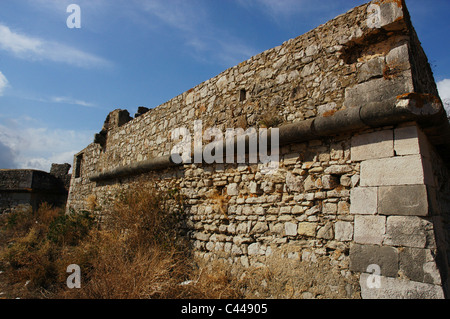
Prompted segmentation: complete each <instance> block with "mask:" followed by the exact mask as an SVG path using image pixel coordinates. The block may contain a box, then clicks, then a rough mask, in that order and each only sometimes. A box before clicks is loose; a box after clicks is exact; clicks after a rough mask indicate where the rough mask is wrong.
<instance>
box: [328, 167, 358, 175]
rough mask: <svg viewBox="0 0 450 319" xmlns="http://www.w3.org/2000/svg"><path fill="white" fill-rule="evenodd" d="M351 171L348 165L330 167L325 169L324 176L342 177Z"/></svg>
mask: <svg viewBox="0 0 450 319" xmlns="http://www.w3.org/2000/svg"><path fill="white" fill-rule="evenodd" d="M352 170H353V169H352V167H351V166H350V165H332V166H330V167H328V168H327V169H325V174H332V175H344V174H346V173H350V172H351V171H352Z"/></svg>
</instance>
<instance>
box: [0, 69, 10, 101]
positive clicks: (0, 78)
mask: <svg viewBox="0 0 450 319" xmlns="http://www.w3.org/2000/svg"><path fill="white" fill-rule="evenodd" d="M8 84H9V82H8V79H7V78H6V77H5V76H4V75H3V73H2V72H1V71H0V96H2V95H3V91H4V90H5V88H6V87H7V86H8Z"/></svg>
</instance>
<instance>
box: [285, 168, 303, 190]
mask: <svg viewBox="0 0 450 319" xmlns="http://www.w3.org/2000/svg"><path fill="white" fill-rule="evenodd" d="M286 187H287V190H288V191H290V192H302V191H303V178H302V177H301V176H296V175H294V174H292V173H291V172H288V173H287V174H286Z"/></svg>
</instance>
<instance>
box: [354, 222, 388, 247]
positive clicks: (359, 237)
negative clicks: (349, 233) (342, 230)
mask: <svg viewBox="0 0 450 319" xmlns="http://www.w3.org/2000/svg"><path fill="white" fill-rule="evenodd" d="M385 232H386V217H385V216H362V215H357V216H355V234H354V239H355V243H358V244H366V245H381V244H382V243H383V239H384V234H385Z"/></svg>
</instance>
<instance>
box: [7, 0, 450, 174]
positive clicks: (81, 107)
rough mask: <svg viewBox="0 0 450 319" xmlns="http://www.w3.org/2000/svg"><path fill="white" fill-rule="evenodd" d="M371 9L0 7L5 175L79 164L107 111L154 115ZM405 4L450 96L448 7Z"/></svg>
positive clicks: (102, 2) (352, 0) (204, 2)
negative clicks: (241, 66)
mask: <svg viewBox="0 0 450 319" xmlns="http://www.w3.org/2000/svg"><path fill="white" fill-rule="evenodd" d="M365 2H367V1H365V0H321V1H315V0H67V1H66V0H0V168H35V169H42V170H46V171H48V170H49V168H50V165H51V163H53V162H58V163H63V162H68V163H71V164H72V160H73V155H74V153H76V152H78V151H80V150H81V149H83V148H84V147H85V146H87V145H88V144H89V143H91V142H92V140H93V136H94V134H95V133H96V132H98V131H100V129H101V127H102V124H103V121H104V120H105V118H106V115H107V114H108V113H109V112H110V111H112V110H114V109H116V108H122V109H128V110H129V111H130V114H131V115H134V113H135V112H136V110H137V107H138V106H146V107H155V106H157V105H159V104H161V103H164V102H166V101H167V100H169V99H171V98H173V97H175V96H176V95H178V94H180V93H182V92H184V91H187V90H189V89H190V88H192V87H194V86H196V85H197V84H199V83H201V82H203V81H205V80H207V79H209V78H211V77H214V76H215V75H217V74H219V73H220V72H222V71H223V70H225V69H227V68H229V67H231V66H234V65H236V64H238V63H240V62H242V61H244V60H246V59H248V58H249V57H251V56H253V55H255V54H257V53H260V52H262V51H264V50H267V49H270V48H272V47H275V46H277V45H280V44H281V43H283V42H284V41H286V40H289V39H291V38H294V37H297V36H299V35H301V34H303V33H305V32H307V31H309V30H311V29H314V28H315V27H317V26H319V25H320V24H322V23H325V22H327V21H328V20H330V19H332V18H334V17H336V16H337V15H339V14H342V13H345V12H346V11H348V10H349V9H351V8H353V7H355V6H357V5H360V4H363V3H365ZM72 3H74V4H78V5H79V6H80V8H81V28H79V29H70V28H68V27H67V25H66V20H67V18H68V16H69V15H70V13H67V12H66V9H67V7H68V5H70V4H72ZM406 3H407V5H408V8H409V10H410V13H411V16H412V20H413V24H414V26H415V28H416V31H417V33H418V35H419V38H420V40H421V42H422V45H423V47H424V49H425V52H426V53H427V55H428V58H429V60H430V62H431V64H432V67H433V71H434V74H435V78H436V81H437V82H438V85H439V89H440V92H441V97H443V98H444V99H447V98H450V54H449V53H448V52H450V43H449V41H448V40H449V34H450V23H449V22H448V21H449V19H448V14H449V12H450V1H448V0H431V1H423V0H406Z"/></svg>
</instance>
